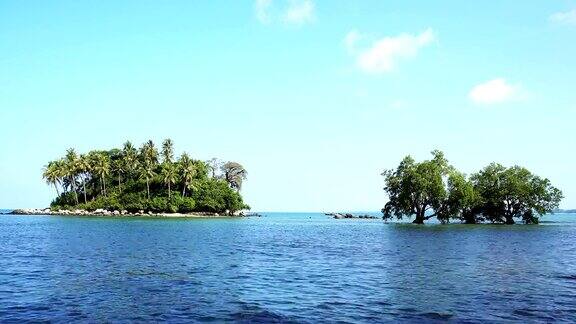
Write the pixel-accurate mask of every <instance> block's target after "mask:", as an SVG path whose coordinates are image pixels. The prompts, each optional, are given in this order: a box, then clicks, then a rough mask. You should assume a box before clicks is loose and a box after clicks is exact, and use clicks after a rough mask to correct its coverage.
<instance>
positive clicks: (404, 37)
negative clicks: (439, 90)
mask: <svg viewBox="0 0 576 324" xmlns="http://www.w3.org/2000/svg"><path fill="white" fill-rule="evenodd" d="M362 38H365V36H363V35H361V34H360V33H358V32H357V31H354V30H353V31H351V32H349V33H348V34H347V35H346V37H345V38H344V44H345V46H346V48H347V50H348V51H349V52H350V53H355V54H356V65H357V66H358V67H359V68H360V69H361V70H362V71H364V72H367V73H372V74H379V73H386V72H390V71H391V70H393V69H394V68H395V67H396V66H397V65H398V62H399V61H401V60H405V59H409V58H412V57H414V56H416V55H417V54H418V52H419V51H420V49H422V48H423V47H425V46H427V45H429V44H431V43H432V42H433V41H434V40H435V39H436V36H435V35H434V31H433V30H432V29H430V28H428V29H427V30H425V31H423V32H422V33H420V34H418V35H412V34H400V35H398V36H394V37H384V38H382V39H379V40H376V41H375V42H374V43H373V44H372V45H371V46H370V47H369V48H365V49H358V48H357V43H358V41H359V40H360V39H362Z"/></svg>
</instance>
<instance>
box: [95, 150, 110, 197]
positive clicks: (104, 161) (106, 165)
mask: <svg viewBox="0 0 576 324" xmlns="http://www.w3.org/2000/svg"><path fill="white" fill-rule="evenodd" d="M94 162H95V165H94V171H95V172H96V174H98V175H99V176H100V181H101V182H102V193H103V194H104V196H106V176H108V175H109V174H110V158H109V157H108V155H106V154H103V153H100V154H98V155H97V156H96V160H95V161H94Z"/></svg>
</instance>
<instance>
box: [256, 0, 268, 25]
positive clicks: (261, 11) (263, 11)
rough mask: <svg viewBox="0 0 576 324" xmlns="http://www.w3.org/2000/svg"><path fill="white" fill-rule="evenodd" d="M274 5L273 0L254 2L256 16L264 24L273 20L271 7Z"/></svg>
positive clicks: (257, 0)
mask: <svg viewBox="0 0 576 324" xmlns="http://www.w3.org/2000/svg"><path fill="white" fill-rule="evenodd" d="M271 6H272V0H256V3H254V10H255V11H256V18H257V19H258V20H259V21H260V22H261V23H263V24H269V23H270V22H271V20H272V19H271V17H270V8H271Z"/></svg>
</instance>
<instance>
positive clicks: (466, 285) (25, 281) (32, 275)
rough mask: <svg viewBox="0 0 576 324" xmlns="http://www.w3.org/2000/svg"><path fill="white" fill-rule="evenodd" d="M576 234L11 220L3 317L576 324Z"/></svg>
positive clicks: (314, 217)
mask: <svg viewBox="0 0 576 324" xmlns="http://www.w3.org/2000/svg"><path fill="white" fill-rule="evenodd" d="M575 225H576V215H573V214H564V215H555V216H550V217H548V216H547V217H546V218H545V223H543V225H541V226H522V225H517V226H493V225H473V226H470V225H446V226H442V225H427V226H417V225H411V224H385V223H384V222H382V220H367V219H356V220H334V219H331V218H329V217H326V216H324V215H321V214H304V213H300V214H281V213H278V214H264V217H261V218H244V219H208V220H207V219H122V218H97V217H87V218H82V217H57V216H2V217H0V322H21V321H25V320H27V321H54V322H116V321H135V322H155V321H170V322H222V321H231V322H241V323H316V322H339V321H340V322H365V323H372V322H382V321H400V322H403V321H405V322H445V321H449V322H507V321H517V322H552V321H565V322H575V321H576V240H575V239H574V238H575V237H576V226H575Z"/></svg>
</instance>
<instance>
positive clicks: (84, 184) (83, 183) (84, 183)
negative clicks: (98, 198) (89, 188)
mask: <svg viewBox="0 0 576 324" xmlns="http://www.w3.org/2000/svg"><path fill="white" fill-rule="evenodd" d="M82 189H83V190H84V203H87V199H86V179H85V178H82Z"/></svg>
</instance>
